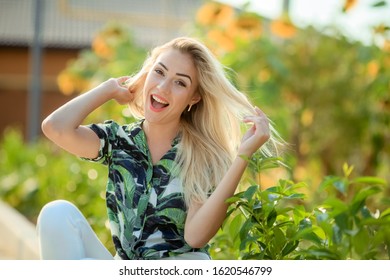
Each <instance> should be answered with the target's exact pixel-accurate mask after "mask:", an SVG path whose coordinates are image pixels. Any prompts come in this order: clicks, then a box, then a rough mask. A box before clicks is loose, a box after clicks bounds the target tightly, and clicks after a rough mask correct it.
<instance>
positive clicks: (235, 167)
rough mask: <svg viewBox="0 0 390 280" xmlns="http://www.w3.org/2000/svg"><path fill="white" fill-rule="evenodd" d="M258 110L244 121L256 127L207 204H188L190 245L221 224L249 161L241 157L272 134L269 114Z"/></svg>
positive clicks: (208, 236) (201, 243) (197, 245)
mask: <svg viewBox="0 0 390 280" xmlns="http://www.w3.org/2000/svg"><path fill="white" fill-rule="evenodd" d="M255 111H256V115H255V116H250V117H247V118H246V119H244V122H253V126H252V128H251V129H249V130H248V132H247V133H246V134H245V136H244V138H243V140H242V143H241V146H240V148H239V151H238V155H239V156H237V157H236V159H235V160H234V161H233V163H232V165H231V166H230V168H229V170H228V171H227V172H226V174H225V176H224V177H223V179H222V181H221V182H220V183H219V184H218V186H217V188H216V189H215V191H214V192H213V193H212V194H211V196H210V197H209V198H208V199H207V200H206V202H205V203H203V204H199V203H198V204H197V203H194V204H192V205H190V207H189V210H188V214H187V220H186V224H185V230H184V234H185V236H184V238H185V240H186V242H187V243H188V244H189V245H190V246H191V247H194V248H201V247H204V246H205V245H206V244H207V243H208V242H209V241H210V239H211V238H212V237H213V236H214V235H215V234H216V233H217V231H218V229H219V228H220V227H221V225H222V223H223V221H224V219H225V217H226V211H227V208H228V206H229V205H228V204H227V203H226V202H225V201H226V200H227V199H228V198H230V197H231V196H233V195H234V193H235V191H236V188H237V186H238V183H239V182H240V180H241V177H242V175H243V173H244V171H245V168H246V167H247V161H246V160H244V159H243V158H241V157H240V156H241V155H242V156H247V157H251V156H252V155H253V153H254V152H255V151H257V150H258V149H259V148H260V147H261V146H262V145H263V144H264V143H265V142H266V141H267V140H268V139H269V137H270V132H269V123H268V119H267V117H266V116H265V115H264V113H263V112H262V111H261V110H260V109H258V108H256V109H255Z"/></svg>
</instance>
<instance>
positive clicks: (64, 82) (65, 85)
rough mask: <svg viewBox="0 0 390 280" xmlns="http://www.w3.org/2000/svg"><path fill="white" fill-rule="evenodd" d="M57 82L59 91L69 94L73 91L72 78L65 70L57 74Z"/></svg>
mask: <svg viewBox="0 0 390 280" xmlns="http://www.w3.org/2000/svg"><path fill="white" fill-rule="evenodd" d="M57 84H58V87H59V88H60V91H61V92H62V93H63V94H64V95H71V94H73V93H74V91H75V88H74V84H73V79H72V77H71V76H70V75H69V74H68V73H66V72H65V71H62V72H61V73H60V74H59V75H58V77H57Z"/></svg>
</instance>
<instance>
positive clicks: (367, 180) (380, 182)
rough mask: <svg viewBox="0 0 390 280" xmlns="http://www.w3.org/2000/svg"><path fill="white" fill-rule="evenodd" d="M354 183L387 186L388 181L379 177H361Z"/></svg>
mask: <svg viewBox="0 0 390 280" xmlns="http://www.w3.org/2000/svg"><path fill="white" fill-rule="evenodd" d="M352 182H353V183H364V184H370V185H386V180H385V179H382V178H378V177H371V176H365V177H359V178H356V179H354V180H353V181H352Z"/></svg>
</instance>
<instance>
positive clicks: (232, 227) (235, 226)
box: [229, 214, 244, 240]
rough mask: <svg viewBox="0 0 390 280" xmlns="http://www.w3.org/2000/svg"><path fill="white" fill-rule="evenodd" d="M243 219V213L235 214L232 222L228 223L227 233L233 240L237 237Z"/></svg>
mask: <svg viewBox="0 0 390 280" xmlns="http://www.w3.org/2000/svg"><path fill="white" fill-rule="evenodd" d="M243 220H244V217H243V215H240V214H239V215H237V216H235V217H234V218H233V220H232V222H231V223H230V224H229V235H230V236H231V238H232V239H233V240H234V239H236V238H237V237H238V235H239V233H240V229H241V225H242V223H243Z"/></svg>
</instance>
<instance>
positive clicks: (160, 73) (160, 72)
mask: <svg viewBox="0 0 390 280" xmlns="http://www.w3.org/2000/svg"><path fill="white" fill-rule="evenodd" d="M154 72H156V73H157V74H159V75H161V76H162V75H164V72H163V71H162V70H161V69H155V70H154Z"/></svg>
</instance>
